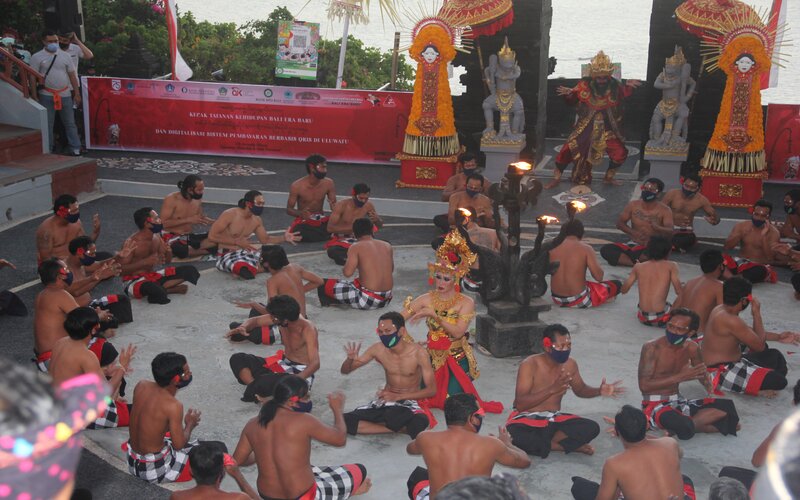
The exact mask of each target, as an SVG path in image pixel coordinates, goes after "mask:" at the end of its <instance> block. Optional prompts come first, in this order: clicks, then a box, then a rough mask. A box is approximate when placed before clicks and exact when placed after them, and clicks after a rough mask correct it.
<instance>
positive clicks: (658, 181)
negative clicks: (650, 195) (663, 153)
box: [642, 177, 664, 193]
mask: <svg viewBox="0 0 800 500" xmlns="http://www.w3.org/2000/svg"><path fill="white" fill-rule="evenodd" d="M648 182H649V183H650V184H655V185H656V187H657V188H658V192H659V193H661V192H663V191H664V181H662V180H661V179H659V178H657V177H650V178H649V179H647V180H645V181H644V182H643V183H642V186H644V185H645V184H647V183H648Z"/></svg>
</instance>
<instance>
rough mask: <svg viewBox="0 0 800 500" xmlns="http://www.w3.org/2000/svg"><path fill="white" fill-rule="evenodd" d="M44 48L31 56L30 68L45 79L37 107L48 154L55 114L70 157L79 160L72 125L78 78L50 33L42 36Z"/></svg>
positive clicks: (76, 130) (66, 55)
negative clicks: (40, 108) (41, 114)
mask: <svg viewBox="0 0 800 500" xmlns="http://www.w3.org/2000/svg"><path fill="white" fill-rule="evenodd" d="M42 44H43V45H44V48H43V49H42V50H40V51H39V52H37V53H35V54H34V55H33V56H31V68H33V69H34V70H36V71H38V72H39V73H40V74H42V75H43V76H45V80H44V86H43V87H40V89H39V103H40V104H41V105H42V106H44V107H45V108H46V109H47V125H48V127H47V135H48V139H49V143H50V148H51V150H52V148H53V146H54V141H53V123H54V122H55V119H56V111H58V114H59V118H60V119H61V123H63V124H64V130H65V131H66V133H67V142H68V143H69V149H70V154H72V155H73V156H80V154H81V141H80V138H79V137H78V128H77V127H76V125H75V113H74V111H73V109H72V105H73V102H74V104H75V105H80V103H81V95H80V90H79V87H78V74H77V72H76V70H75V66H74V64H73V63H72V58H71V57H70V56H69V54H67V53H66V52H64V51H63V50H59V47H58V36H56V34H55V32H54V31H52V30H46V31H44V32H43V33H42Z"/></svg>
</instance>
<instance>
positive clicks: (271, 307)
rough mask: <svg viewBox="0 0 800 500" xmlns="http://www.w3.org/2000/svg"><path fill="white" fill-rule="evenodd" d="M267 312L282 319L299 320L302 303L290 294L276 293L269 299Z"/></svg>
mask: <svg viewBox="0 0 800 500" xmlns="http://www.w3.org/2000/svg"><path fill="white" fill-rule="evenodd" d="M267 312H268V313H270V314H271V315H273V316H275V317H276V318H278V320H280V321H284V320H289V321H297V318H299V317H300V304H298V303H297V301H296V300H295V299H294V297H290V296H288V295H276V296H275V297H272V298H271V299H269V302H268V303H267Z"/></svg>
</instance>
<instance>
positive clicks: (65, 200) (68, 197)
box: [47, 33, 78, 213]
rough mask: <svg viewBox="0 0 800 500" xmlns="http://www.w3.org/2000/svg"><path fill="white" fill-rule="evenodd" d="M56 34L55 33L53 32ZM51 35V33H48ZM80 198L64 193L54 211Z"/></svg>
mask: <svg viewBox="0 0 800 500" xmlns="http://www.w3.org/2000/svg"><path fill="white" fill-rule="evenodd" d="M53 35H55V33H53ZM47 36H50V35H47ZM77 201H78V198H75V197H74V196H72V195H71V194H62V195H61V196H59V197H58V198H56V200H55V201H54V202H53V213H56V212H58V209H59V208H61V207H66V208H69V206H70V205H72V204H73V203H77Z"/></svg>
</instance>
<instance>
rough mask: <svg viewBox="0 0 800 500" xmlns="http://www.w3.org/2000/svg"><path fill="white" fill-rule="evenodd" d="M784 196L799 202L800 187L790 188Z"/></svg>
mask: <svg viewBox="0 0 800 500" xmlns="http://www.w3.org/2000/svg"><path fill="white" fill-rule="evenodd" d="M784 196H788V197H789V198H791V200H792V202H794V203H797V202H798V201H800V189H790V190H788V191H786V194H785V195H784Z"/></svg>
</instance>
